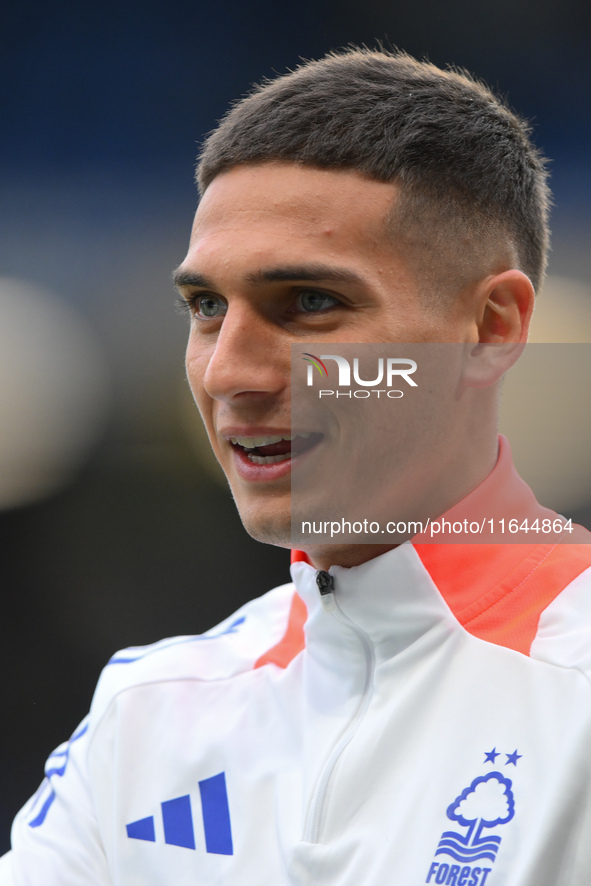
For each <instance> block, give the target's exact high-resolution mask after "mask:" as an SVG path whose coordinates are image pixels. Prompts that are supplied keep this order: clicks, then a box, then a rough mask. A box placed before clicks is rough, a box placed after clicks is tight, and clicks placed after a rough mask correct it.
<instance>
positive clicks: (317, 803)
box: [303, 571, 375, 843]
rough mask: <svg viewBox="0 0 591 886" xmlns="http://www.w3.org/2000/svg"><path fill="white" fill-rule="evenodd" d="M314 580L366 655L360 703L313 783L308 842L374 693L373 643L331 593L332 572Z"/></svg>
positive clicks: (326, 606) (324, 602)
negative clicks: (335, 772)
mask: <svg viewBox="0 0 591 886" xmlns="http://www.w3.org/2000/svg"><path fill="white" fill-rule="evenodd" d="M316 584H317V585H318V590H319V591H320V597H321V601H322V606H323V609H324V610H325V612H327V613H329V614H331V615H333V616H334V617H335V618H336V620H337V621H339V622H341V624H343V625H345V626H346V627H348V628H350V630H352V631H353V633H354V634H356V636H357V637H358V639H359V642H360V643H361V646H362V648H363V652H364V655H365V665H366V672H365V684H364V686H363V692H362V693H361V698H360V700H359V704H358V705H357V709H356V711H355V713H354V714H353V717H352V718H351V720H350V722H349V725H348V726H347V727H346V728H345V730H344V731H343V732H342V734H341V736H340V738H339V739H338V741H337V743H336V744H335V746H334V748H333V750H332V752H331V754H330V755H329V757H328V760H327V761H326V763H325V764H324V767H323V769H322V772H321V773H320V778H319V779H318V782H317V784H316V787H315V788H314V793H313V795H312V800H311V802H310V807H309V809H308V815H307V817H306V827H305V829H304V835H303V840H304V841H305V842H307V843H318V842H319V837H320V831H321V828H322V824H323V820H324V813H325V806H326V800H327V796H328V791H329V789H330V787H331V781H332V775H333V772H334V769H335V766H336V764H337V762H338V761H339V758H340V757H341V755H342V754H343V752H344V750H345V748H346V747H347V745H348V744H349V742H350V741H351V739H352V738H353V736H354V735H355V733H356V732H357V729H358V727H359V725H360V723H361V721H362V720H363V718H364V717H365V714H366V712H367V709H368V707H369V704H370V702H371V697H372V694H373V672H374V665H375V655H374V650H373V644H372V643H371V640H370V639H369V637H368V635H367V634H366V633H365V631H363V630H362V629H361V628H360V627H358V626H357V625H356V624H355V622H353V621H351V619H350V618H349V617H348V616H347V615H345V613H344V612H343V610H342V609H341V607H340V606H339V604H338V601H337V599H336V597H335V595H334V578H333V576H332V575H331V574H330V573H329V572H324V571H321V572H318V573H317V575H316Z"/></svg>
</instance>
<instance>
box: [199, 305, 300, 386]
mask: <svg viewBox="0 0 591 886" xmlns="http://www.w3.org/2000/svg"><path fill="white" fill-rule="evenodd" d="M193 360H195V361H199V362H200V363H201V368H202V371H203V375H202V385H203V388H204V390H205V392H206V393H207V394H208V395H209V397H211V398H213V399H214V400H220V401H225V402H232V403H235V402H236V401H237V400H240V401H244V400H250V399H254V400H257V399H264V398H265V397H269V396H275V395H277V394H279V393H281V392H282V391H283V390H284V389H285V388H286V387H288V386H289V381H290V350H289V344H288V342H287V341H285V340H284V337H283V335H282V331H281V329H280V328H279V327H278V326H276V325H274V324H273V323H272V322H271V321H269V320H267V319H266V318H264V317H261V316H260V315H259V314H257V313H256V312H255V311H253V310H251V309H250V308H249V307H248V306H243V305H238V304H233V305H231V306H229V307H228V311H227V313H226V316H225V317H224V319H223V322H222V324H221V327H220V330H219V332H218V334H217V336H216V339H215V341H212V342H211V343H209V342H208V343H205V344H203V343H202V344H201V346H200V343H199V341H198V340H195V343H194V347H192V342H189V350H188V353H187V368H188V372H189V378H191V376H192V372H191V369H192V363H193ZM201 361H203V362H201ZM204 364H205V365H204Z"/></svg>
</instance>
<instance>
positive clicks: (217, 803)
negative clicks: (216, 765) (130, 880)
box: [126, 772, 234, 855]
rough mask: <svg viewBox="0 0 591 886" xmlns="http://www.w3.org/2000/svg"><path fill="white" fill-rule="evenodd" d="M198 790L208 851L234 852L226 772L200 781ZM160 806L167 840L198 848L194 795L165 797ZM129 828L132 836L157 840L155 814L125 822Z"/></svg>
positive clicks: (217, 853)
mask: <svg viewBox="0 0 591 886" xmlns="http://www.w3.org/2000/svg"><path fill="white" fill-rule="evenodd" d="M199 794H200V796H201V813H202V817H203V830H204V833H205V848H206V850H207V852H213V853H215V854H216V855H233V854H234V848H233V845H232V828H231V825H230V807H229V806H228V792H227V790H226V774H225V772H220V773H218V775H213V776H212V777H211V778H205V779H204V780H203V781H200V782H199ZM160 807H161V810H162V825H163V829H164V842H165V843H168V844H169V845H171V846H182V847H183V848H184V849H195V830H194V826H193V812H192V809H191V795H190V794H185V795H184V796H182V797H175V798H174V799H173V800H165V801H164V802H163V803H161V804H160ZM126 829H127V836H128V837H129V838H130V839H131V840H147V841H148V842H150V843H155V842H156V829H155V826H154V816H153V815H149V816H147V818H140V819H138V820H137V821H132V822H130V824H128V825H126Z"/></svg>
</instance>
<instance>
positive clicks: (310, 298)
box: [296, 289, 340, 314]
mask: <svg viewBox="0 0 591 886" xmlns="http://www.w3.org/2000/svg"><path fill="white" fill-rule="evenodd" d="M296 304H297V307H298V308H299V309H300V310H301V311H303V312H305V313H306V314H315V313H318V312H319V311H326V310H328V309H329V308H334V307H335V306H336V305H339V304H340V301H339V300H338V298H335V297H334V295H328V293H326V292H318V290H316V289H304V290H302V292H300V294H299V295H298V299H297V303H296Z"/></svg>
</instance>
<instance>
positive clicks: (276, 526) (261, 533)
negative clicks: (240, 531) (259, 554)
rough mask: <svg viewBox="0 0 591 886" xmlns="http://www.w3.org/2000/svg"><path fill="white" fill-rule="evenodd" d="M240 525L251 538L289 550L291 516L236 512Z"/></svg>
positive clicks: (247, 511)
mask: <svg viewBox="0 0 591 886" xmlns="http://www.w3.org/2000/svg"><path fill="white" fill-rule="evenodd" d="M238 512H239V514H240V519H241V520H242V525H243V526H244V528H245V529H246V531H247V532H248V534H249V535H250V536H252V538H254V539H256V541H260V542H263V544H267V545H276V546H277V547H280V548H291V547H293V542H292V538H291V514H287V515H285V514H260V513H259V514H254V513H252V512H251V511H249V510H246V511H244V510H243V511H241V510H240V509H239V510H238Z"/></svg>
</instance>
